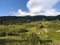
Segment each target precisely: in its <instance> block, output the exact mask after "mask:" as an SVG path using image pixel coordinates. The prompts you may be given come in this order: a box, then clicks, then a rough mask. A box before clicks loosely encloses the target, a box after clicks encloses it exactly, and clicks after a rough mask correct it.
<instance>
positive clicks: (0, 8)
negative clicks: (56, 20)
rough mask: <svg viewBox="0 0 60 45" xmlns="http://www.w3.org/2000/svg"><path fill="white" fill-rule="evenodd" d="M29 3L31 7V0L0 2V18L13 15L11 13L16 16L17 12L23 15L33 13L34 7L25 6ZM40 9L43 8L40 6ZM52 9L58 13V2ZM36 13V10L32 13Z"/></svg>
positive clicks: (4, 0)
mask: <svg viewBox="0 0 60 45" xmlns="http://www.w3.org/2000/svg"><path fill="white" fill-rule="evenodd" d="M29 1H30V2H31V3H30V4H31V5H32V4H33V3H34V2H32V0H0V16H10V15H11V13H13V12H15V13H16V14H15V15H18V14H17V12H19V13H21V12H23V13H24V14H25V13H28V12H29V13H31V12H33V9H34V7H36V6H34V5H33V6H34V7H31V6H30V5H29V4H27V3H29ZM36 1H37V0H36ZM42 3H43V2H42ZM34 4H35V3H34ZM28 5H29V6H28ZM40 7H41V6H40ZM42 7H44V6H42ZM48 8H50V7H48ZM53 9H55V10H56V11H58V12H60V2H59V1H58V2H57V3H56V4H55V5H54V6H53ZM18 10H19V11H18ZM30 10H31V11H30ZM36 11H37V10H35V11H34V12H33V13H35V12H36ZM39 11H40V10H39ZM56 11H55V12H56ZM29 13H28V14H29ZM20 15H22V14H20Z"/></svg>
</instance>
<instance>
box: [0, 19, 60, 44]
mask: <svg viewBox="0 0 60 45" xmlns="http://www.w3.org/2000/svg"><path fill="white" fill-rule="evenodd" d="M1 39H4V40H16V41H17V40H27V43H28V42H30V43H31V45H41V43H42V42H44V41H45V42H49V40H50V42H53V43H57V42H58V43H59V42H60V20H53V21H46V20H40V21H32V22H26V23H22V24H8V25H0V40H1ZM39 41H40V42H39ZM41 41H42V42H41ZM37 42H38V44H37ZM45 42H44V43H45ZM39 43H40V44H39ZM26 45H28V44H26ZM45 45H46V44H45ZM48 45H49V44H48Z"/></svg>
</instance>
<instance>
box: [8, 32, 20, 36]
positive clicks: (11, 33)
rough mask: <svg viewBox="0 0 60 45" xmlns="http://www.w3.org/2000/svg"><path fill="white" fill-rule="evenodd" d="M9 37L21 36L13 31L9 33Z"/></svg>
mask: <svg viewBox="0 0 60 45" xmlns="http://www.w3.org/2000/svg"><path fill="white" fill-rule="evenodd" d="M7 35H8V36H19V34H18V33H16V32H13V31H12V32H8V33H7Z"/></svg>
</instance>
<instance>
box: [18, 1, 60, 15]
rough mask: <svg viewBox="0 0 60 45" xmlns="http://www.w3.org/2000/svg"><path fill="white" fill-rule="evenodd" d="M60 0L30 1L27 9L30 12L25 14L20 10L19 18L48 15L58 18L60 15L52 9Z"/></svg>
mask: <svg viewBox="0 0 60 45" xmlns="http://www.w3.org/2000/svg"><path fill="white" fill-rule="evenodd" d="M59 1H60V0H29V1H28V2H27V8H28V9H29V12H24V11H22V10H21V9H19V10H18V12H17V15H18V16H26V15H31V16H35V15H46V16H56V15H58V14H60V12H57V11H56V10H55V9H53V8H52V7H53V6H54V5H55V4H56V3H57V2H59Z"/></svg>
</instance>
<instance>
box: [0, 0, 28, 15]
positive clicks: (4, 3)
mask: <svg viewBox="0 0 60 45" xmlns="http://www.w3.org/2000/svg"><path fill="white" fill-rule="evenodd" d="M27 1H28V0H0V15H10V13H11V12H16V11H17V10H18V9H22V10H23V11H27V7H26V3H27Z"/></svg>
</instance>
